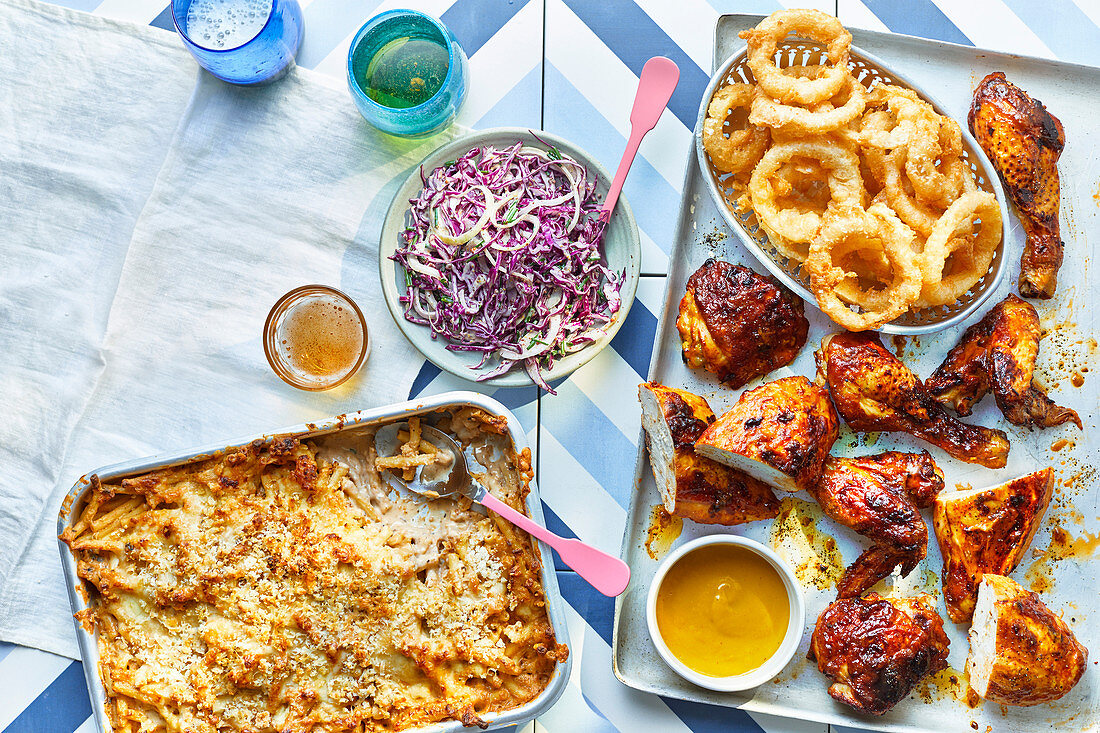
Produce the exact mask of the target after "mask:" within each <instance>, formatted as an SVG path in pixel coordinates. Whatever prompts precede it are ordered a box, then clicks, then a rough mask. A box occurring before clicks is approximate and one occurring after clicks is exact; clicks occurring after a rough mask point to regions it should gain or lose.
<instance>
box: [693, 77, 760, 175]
mask: <svg viewBox="0 0 1100 733" xmlns="http://www.w3.org/2000/svg"><path fill="white" fill-rule="evenodd" d="M752 98H753V87H752V85H751V84H730V85H728V86H724V87H722V88H721V89H719V90H718V91H717V92H715V94H714V97H713V98H712V99H711V102H710V105H709V106H708V107H707V118H706V119H705V120H703V148H704V149H705V150H706V151H707V154H708V155H709V156H710V159H711V161H713V162H714V167H715V168H717V169H718V170H720V171H722V172H723V173H740V172H741V171H745V170H750V169H751V168H752V167H753V166H754V165H756V163H757V162H758V161H759V160H760V158H761V156H763V155H764V151H765V150H767V148H768V130H767V129H766V128H763V127H758V126H756V125H753V124H748V125H747V126H746V127H744V128H743V129H740V130H732V131H731V132H730V135H729V137H726V136H725V135H723V134H722V131H723V128H724V127H725V124H726V117H728V116H729V114H730V112H732V111H733V110H734V109H736V108H738V107H744V108H745V109H748V108H749V105H750V104H751V103H752Z"/></svg>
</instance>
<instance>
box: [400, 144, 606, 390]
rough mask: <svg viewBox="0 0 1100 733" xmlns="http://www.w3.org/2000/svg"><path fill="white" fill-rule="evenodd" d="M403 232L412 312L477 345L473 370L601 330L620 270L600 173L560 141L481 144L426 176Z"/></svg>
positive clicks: (551, 354) (460, 345)
mask: <svg viewBox="0 0 1100 733" xmlns="http://www.w3.org/2000/svg"><path fill="white" fill-rule="evenodd" d="M420 176H421V180H422V181H423V182H424V187H423V188H422V189H421V190H420V194H419V195H418V196H417V197H416V198H415V199H411V200H410V201H409V203H410V204H411V207H410V209H409V213H408V215H407V218H406V221H407V222H408V223H409V226H408V228H407V229H406V230H405V231H404V233H403V234H402V238H403V240H404V242H403V244H402V246H400V247H398V249H397V251H396V252H395V253H394V255H393V257H392V259H393V260H395V261H396V262H398V263H400V264H401V265H402V266H403V267H404V268H405V281H406V285H407V288H406V291H405V295H404V296H402V297H401V302H402V303H403V304H404V306H405V318H407V319H408V320H410V321H412V322H413V323H418V324H421V325H426V326H428V327H430V328H431V331H432V338H435V337H436V336H442V337H443V338H445V339H447V341H448V342H449V343H448V345H447V348H448V349H450V350H452V351H475V352H481V353H482V359H481V361H480V363H478V364H477V365H476V366H474V367H472V368H473V369H474V370H478V371H482V372H483V373H482V374H480V375H479V376H478V377H477V380H478V381H482V380H485V379H490V378H492V377H496V376H499V375H501V374H505V373H506V372H508V371H510V370H511V369H513V368H514V367H516V366H517V365H519V366H522V367H523V368H525V369H526V370H527V373H528V374H529V375H530V376H531V378H532V379H533V380H534V381H535V383H536V384H538V385H539V386H540V387H542V388H543V389H545V390H547V391H548V392H550V393H551V394H554V390H553V389H551V388H550V385H549V384H547V383H546V380H545V378H544V377H543V374H542V370H544V369H550V368H551V367H552V366H553V364H554V360H555V359H557V358H560V357H562V356H565V355H567V354H571V353H573V352H575V351H579V350H580V349H582V348H584V347H585V345H587V344H589V343H591V342H593V341H595V340H596V339H598V338H600V336H602V335H603V334H604V333H605V331H606V329H607V327H608V325H609V324H610V323H611V321H612V319H613V318H614V316H615V313H616V312H618V310H619V306H620V305H621V301H620V297H619V289H620V287H621V286H622V283H623V279H624V278H625V272H620V273H616V272H612V271H611V270H609V269H608V267H607V263H606V262H605V261H604V258H603V256H602V255H601V254H600V242H601V240H602V237H603V230H604V223H603V222H602V221H601V220H600V217H599V201H598V199H597V197H596V194H595V189H596V181H595V179H594V177H592V178H590V177H589V174H588V171H587V170H586V169H585V167H584V166H583V165H581V164H580V163H578V162H577V161H576V160H573V159H572V158H570V157H568V156H566V155H563V154H562V153H561V152H559V151H558V150H557V149H556V148H553V147H550V148H548V149H547V150H541V149H539V148H535V147H530V146H525V145H523V144H522V143H519V142H517V143H516V144H515V145H513V146H511V147H509V148H505V149H498V148H495V147H483V148H474V149H472V150H470V151H469V152H468V153H466V154H465V155H463V156H462V157H461V158H459V159H458V160H454V161H451V162H449V163H445V164H443V165H441V166H439V167H438V168H436V169H435V170H433V171H432V172H431V173H430V174H428V175H427V176H425V175H424V171H423V170H421V173H420Z"/></svg>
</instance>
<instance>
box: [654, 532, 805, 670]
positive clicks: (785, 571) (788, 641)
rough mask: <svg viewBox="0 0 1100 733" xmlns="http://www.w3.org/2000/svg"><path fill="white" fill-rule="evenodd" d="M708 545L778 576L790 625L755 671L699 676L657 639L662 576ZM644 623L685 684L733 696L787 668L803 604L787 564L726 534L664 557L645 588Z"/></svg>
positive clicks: (799, 630) (802, 624) (754, 544)
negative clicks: (747, 556)
mask: <svg viewBox="0 0 1100 733" xmlns="http://www.w3.org/2000/svg"><path fill="white" fill-rule="evenodd" d="M710 545H736V546H738V547H744V548H745V549H747V550H749V551H751V552H754V553H756V554H757V555H759V556H760V557H762V558H764V559H765V560H767V561H768V562H769V563H770V564H771V566H772V567H774V568H775V570H776V572H778V573H779V577H781V578H782V579H783V585H784V586H785V587H786V589H787V602H788V603H789V604H790V621H789V622H788V624H787V633H786V635H785V636H784V637H783V641H782V642H781V643H780V644H779V648H778V649H776V651H775V654H773V655H772V656H771V657H769V658H768V660H767V661H766V662H764V663H763V664H762V665H760V666H759V667H757V668H756V669H752V670H749V671H748V672H744V673H742V674H737V675H732V676H730V677H712V676H710V675H705V674H700V673H699V672H696V671H695V670H693V669H691V668H689V667H688V666H687V665H686V664H684V663H683V662H681V661H680V660H679V659H677V658H676V655H674V654H673V653H672V652H671V651H670V650H669V648H668V646H667V645H666V644H665V642H664V639H662V638H661V631H660V629H659V628H658V627H657V592H658V591H659V590H660V589H661V583H662V582H664V579H665V575H666V574H667V573H668V571H669V568H671V567H672V566H673V565H675V564H676V563H677V562H678V561H679V560H680V558H682V557H683V556H684V555H686V554H688V553H689V552H692V551H693V550H697V549H699V548H701V547H706V546H710ZM646 623H647V624H648V626H649V636H650V638H651V639H653V644H654V646H656V647H657V652H658V653H659V654H660V655H661V658H662V659H664V660H665V662H666V663H667V664H668V666H670V667H672V669H673V670H675V671H676V673H677V674H679V675H680V676H681V677H683V678H684V679H686V680H688V681H689V682H692V683H694V684H696V685H699V686H700V687H705V688H707V689H708V690H717V691H718V692H737V691H739V690H748V689H751V688H753V687H757V686H759V685H762V684H764V683H765V682H767V681H768V680H770V679H771V678H773V677H775V676H776V675H777V674H779V672H780V671H781V670H782V669H783V668H784V667H785V666H787V662H789V661H790V660H791V657H793V656H794V653H795V652H796V651H797V650H798V643H799V641H801V639H802V629H803V628H804V627H805V626H806V601H805V599H804V598H803V596H802V588H801V587H800V586H799V585H798V581H797V580H796V579H795V577H794V572H792V571H791V569H790V567H789V566H788V565H787V563H785V562H783V560H781V559H780V558H779V556H778V555H776V554H775V553H774V552H772V551H771V550H770V549H768V548H767V547H765V546H764V545H762V544H760V543H759V542H756V541H754V540H750V539H746V538H745V537H738V536H737V535H730V534H715V535H708V536H706V537H700V538H698V539H696V540H692V541H691V542H688V543H686V544H684V545H682V546H681V547H678V548H677V549H676V551H675V552H673V553H672V554H671V555H669V556H668V557H666V558H665V559H664V561H663V562H662V563H661V564H660V566H658V568H657V574H656V575H654V576H653V584H652V585H651V586H650V588H649V598H648V600H647V601H646Z"/></svg>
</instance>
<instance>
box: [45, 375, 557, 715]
mask: <svg viewBox="0 0 1100 733" xmlns="http://www.w3.org/2000/svg"><path fill="white" fill-rule="evenodd" d="M462 407H479V408H481V409H482V410H484V411H485V412H488V413H489V414H492V415H501V416H504V417H505V418H507V420H508V433H509V436H510V437H511V439H512V444H513V445H514V446H515V450H516V452H520V451H522V450H523V449H524V448H529V447H530V446H529V445H528V443H527V438H526V435H525V433H524V431H523V427H522V426H521V425H520V423H519V420H517V419H516V416H515V415H513V414H512V412H511V411H510V410H509V409H508V408H506V407H505V406H504V405H502V404H500V403H499V402H497V401H496V400H494V399H492V398H491V397H486V396H485V395H482V394H478V393H476V392H445V393H443V394H439V395H434V396H431V397H425V398H423V399H417V400H410V401H409V402H401V403H398V404H395V405H388V406H385V407H377V408H374V409H372V410H362V411H360V412H354V413H350V414H346V415H338V416H336V417H333V418H329V419H327V420H321V421H318V422H315V423H304V424H302V425H295V426H294V427H290V428H284V429H281V430H275V431H272V432H270V433H264V434H262V435H252V436H249V437H247V438H243V439H240V440H235V441H230V442H228V443H217V444H212V445H207V446H203V447H201V448H196V449H194V450H190V451H184V452H180V453H174V454H171V455H164V456H152V457H149V458H139V459H137V460H133V461H126V462H124V463H116V464H114V465H111V466H104V467H102V468H99V469H96V470H95V471H93V472H91V473H89V474H86V475H85V476H82V477H81V478H80V480H78V481H77V482H76V484H75V485H74V486H73V487H72V489H70V490H69V493H68V494H66V496H65V499H64V501H63V502H62V504H61V511H60V512H59V514H58V518H57V534H58V535H60V534H61V533H62V532H63V531H64V530H65V528H66V527H68V526H69V525H70V523H71V522H72V520H73V519H74V517H76V516H77V515H78V514H79V510H80V509H81V508H83V504H84V496H85V493H86V492H87V491H88V489H89V488H90V486H91V484H90V477H91V476H92V475H93V474H94V475H97V476H98V477H99V478H100V480H101V481H104V482H108V481H115V480H118V479H121V478H125V477H127V476H135V475H140V474H143V473H147V472H149V471H155V470H158V469H162V468H168V467H170V466H179V465H183V464H186V463H191V462H193V461H198V460H205V459H208V458H211V457H213V456H216V455H219V454H221V453H224V452H225V451H227V450H232V449H234V448H238V447H242V446H246V445H248V444H249V443H251V442H253V441H255V440H268V439H270V438H272V437H275V436H280V437H285V436H292V437H295V438H299V439H306V438H317V437H320V436H323V435H331V434H333V433H339V432H342V431H344V430H351V429H354V428H359V427H362V426H365V425H377V424H384V423H388V422H393V421H395V420H403V419H405V418H408V417H411V416H413V415H423V414H426V413H430V412H436V411H438V410H442V409H448V408H462ZM526 510H527V515H528V516H529V517H531V518H532V519H534V520H535V521H536V522H539V523H540V524H544V523H545V520H544V519H543V514H542V501H541V500H540V499H539V492H538V487H537V486H536V485H535V482H534V481H533V480H532V481H531V483H530V491H529V492H528V494H527V501H526ZM532 541H534V540H532ZM58 545H59V547H60V550H61V565H62V567H63V568H64V572H65V580H66V587H67V588H68V591H69V603H70V605H71V606H72V610H73V613H74V614H75V613H77V612H79V611H82V610H84V609H85V608H87V603H86V601H85V593H84V591H83V588H82V584H83V581H81V580H80V578H79V577H78V576H77V572H76V561H75V559H74V557H73V554H72V552H70V550H69V547H68V546H67V545H66V544H65V543H64V542H61V541H60V540H58ZM539 556H540V559H541V561H542V587H543V590H544V592H545V594H546V608H547V616H548V618H549V620H550V624H551V626H552V627H553V629H554V635H555V636H556V637H557V639H558V641H559V642H561V643H562V644H568V643H569V639H568V629H567V627H566V624H565V615H564V612H563V607H562V597H561V591H559V590H558V578H557V575H556V574H555V573H554V559H553V557H552V556H551V554H550V549H549V548H548V547H546V545H543V544H539ZM76 636H77V644H78V646H79V647H80V656H81V658H82V659H83V661H84V676H85V678H86V679H87V681H88V692H89V695H90V696H91V700H92V709H93V711H94V713H95V720H96V725H97V726H98V728H99V731H100V733H111V731H112V729H111V727H110V723H109V722H108V720H107V715H106V708H105V701H106V693H105V691H104V689H103V682H102V680H101V679H100V676H99V646H98V640H97V638H96V636H95V635H93V634H90V633H88V631H87V630H86V629H84V628H83V627H82V626H81V625H80V624H79V623H77V624H76ZM572 663H573V655H572V654H570V655H569V658H568V659H567V660H566V661H565V662H564V663H561V664H558V666H557V668H556V669H555V670H554V674H553V675H552V676H551V678H550V681H549V683H547V685H546V689H544V690H543V691H542V693H541V694H540V695H539V696H538V697H536V698H535V699H534V700H531V701H530V702H528V703H526V704H525V705H522V706H520V707H518V708H515V709H513V710H506V711H503V712H499V713H492V714H488V715H485V716H484V718H485V720H486V721H487V722H488V723H489V726H490V728H498V727H502V726H507V725H514V724H517V723H522V722H525V721H528V720H531V719H533V718H536V717H538V716H539V715H541V714H542V713H544V712H545V711H546V710H547V709H548V708H550V706H552V705H553V704H554V703H555V702H557V699H558V698H559V697H561V694H562V692H564V691H565V686H566V685H567V684H568V682H569V671H570V669H571V667H572ZM461 730H466V728H465V727H464V726H463V725H462V723H460V722H459V721H457V720H455V721H448V722H445V723H439V724H435V725H430V726H425V727H422V728H415V729H410V733H455V732H456V731H461Z"/></svg>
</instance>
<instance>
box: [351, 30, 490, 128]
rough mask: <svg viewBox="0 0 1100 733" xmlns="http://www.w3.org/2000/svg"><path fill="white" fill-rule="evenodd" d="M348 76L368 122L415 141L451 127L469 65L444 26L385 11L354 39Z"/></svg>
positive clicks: (352, 92)
mask: <svg viewBox="0 0 1100 733" xmlns="http://www.w3.org/2000/svg"><path fill="white" fill-rule="evenodd" d="M347 76H348V89H349V90H350V91H351V97H352V100H354V102H355V106H356V107H358V108H359V112H360V113H361V114H362V115H363V118H364V119H366V121H367V122H369V123H370V124H372V125H374V126H375V127H377V128H378V129H379V130H382V131H383V132H387V133H389V134H391V135H399V136H402V137H420V136H424V135H430V134H432V133H434V132H438V131H439V130H441V129H443V128H445V127H446V126H447V125H449V124H451V122H453V121H454V118H455V115H456V114H458V110H459V108H460V107H461V106H462V102H463V100H465V98H466V83H467V78H468V76H469V63H468V61H467V59H466V53H465V52H464V51H463V50H462V46H460V45H459V43H458V40H457V39H456V38H455V37H454V34H453V33H451V31H450V29H448V28H447V26H445V25H443V24H442V23H440V22H439V21H438V20H436V19H435V18H433V17H431V16H430V15H425V14H424V13H419V12H417V11H415V10H390V11H387V12H385V13H380V14H378V15H376V16H374V17H373V18H371V19H370V20H368V21H367V22H366V24H365V25H363V27H362V28H360V29H359V32H358V33H356V34H355V38H354V39H352V42H351V48H350V49H349V50H348V73H347Z"/></svg>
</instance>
